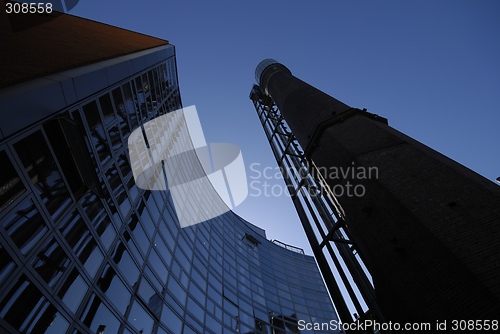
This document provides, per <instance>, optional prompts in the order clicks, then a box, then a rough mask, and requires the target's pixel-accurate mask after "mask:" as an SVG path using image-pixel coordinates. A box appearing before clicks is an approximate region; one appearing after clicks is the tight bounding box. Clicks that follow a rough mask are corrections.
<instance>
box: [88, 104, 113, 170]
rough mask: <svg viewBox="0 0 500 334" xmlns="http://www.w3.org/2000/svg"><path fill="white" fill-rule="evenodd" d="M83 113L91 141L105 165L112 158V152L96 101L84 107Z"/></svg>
mask: <svg viewBox="0 0 500 334" xmlns="http://www.w3.org/2000/svg"><path fill="white" fill-rule="evenodd" d="M83 113H84V115H85V121H86V122H87V125H88V126H89V130H90V141H91V142H92V145H93V146H94V148H95V149H96V151H97V155H98V157H99V160H100V161H101V164H103V165H104V164H106V162H108V161H109V159H110V158H111V156H110V155H111V152H110V149H109V146H108V140H107V138H106V131H105V129H104V126H103V124H102V120H101V116H100V115H99V109H98V108H97V103H96V101H92V102H90V103H89V104H87V105H85V106H83Z"/></svg>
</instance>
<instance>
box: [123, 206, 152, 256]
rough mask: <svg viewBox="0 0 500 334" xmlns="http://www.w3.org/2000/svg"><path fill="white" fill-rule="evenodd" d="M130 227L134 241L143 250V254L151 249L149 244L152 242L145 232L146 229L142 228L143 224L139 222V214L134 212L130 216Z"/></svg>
mask: <svg viewBox="0 0 500 334" xmlns="http://www.w3.org/2000/svg"><path fill="white" fill-rule="evenodd" d="M128 227H129V228H130V231H131V232H132V235H133V238H134V241H135V243H136V244H137V246H138V247H139V248H140V249H141V250H142V252H143V254H147V252H148V249H149V244H150V243H151V242H150V241H149V239H148V237H147V235H146V232H144V229H143V228H142V226H141V224H139V219H138V218H137V215H136V214H135V213H133V214H132V215H131V216H130V220H129V223H128Z"/></svg>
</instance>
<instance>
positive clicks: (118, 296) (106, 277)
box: [97, 265, 131, 314]
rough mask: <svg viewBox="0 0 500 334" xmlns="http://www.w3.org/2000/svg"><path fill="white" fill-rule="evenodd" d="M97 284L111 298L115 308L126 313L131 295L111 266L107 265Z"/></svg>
mask: <svg viewBox="0 0 500 334" xmlns="http://www.w3.org/2000/svg"><path fill="white" fill-rule="evenodd" d="M97 286H98V287H99V288H101V290H102V291H103V292H104V293H105V294H106V296H107V297H108V298H109V300H111V302H112V303H113V304H114V306H115V308H116V309H117V310H118V311H119V312H120V313H121V314H125V310H126V309H127V306H128V304H129V302H130V296H131V295H130V292H129V291H128V290H127V288H126V287H125V284H123V282H122V280H121V279H120V278H119V277H118V275H117V274H116V272H115V271H114V270H113V268H111V266H109V265H107V266H106V268H105V269H104V271H103V272H102V275H101V277H100V278H99V281H98V282H97Z"/></svg>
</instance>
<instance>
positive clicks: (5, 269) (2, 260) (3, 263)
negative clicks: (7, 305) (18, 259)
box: [0, 245, 17, 286]
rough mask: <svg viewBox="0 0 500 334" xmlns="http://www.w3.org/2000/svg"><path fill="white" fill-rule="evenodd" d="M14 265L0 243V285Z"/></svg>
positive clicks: (10, 272)
mask: <svg viewBox="0 0 500 334" xmlns="http://www.w3.org/2000/svg"><path fill="white" fill-rule="evenodd" d="M16 267H17V266H16V264H15V263H14V261H13V260H12V258H11V257H10V255H9V253H7V250H6V249H5V248H4V247H3V246H2V245H0V286H3V285H4V282H5V281H7V279H8V278H9V276H10V275H11V274H12V272H13V271H14V269H15V268H16Z"/></svg>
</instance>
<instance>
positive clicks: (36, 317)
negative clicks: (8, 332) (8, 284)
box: [0, 275, 65, 333]
mask: <svg viewBox="0 0 500 334" xmlns="http://www.w3.org/2000/svg"><path fill="white" fill-rule="evenodd" d="M57 315H58V314H57V311H56V308H55V307H54V306H53V305H52V304H51V303H50V302H49V301H48V300H47V299H46V298H45V297H44V296H43V295H42V293H41V292H40V290H38V288H37V287H36V286H35V285H33V283H31V282H30V280H29V279H28V278H27V277H26V276H25V275H21V276H20V277H19V278H18V280H17V282H16V284H15V285H14V286H13V287H12V289H11V290H10V291H9V293H8V294H7V295H6V296H5V298H4V299H3V300H2V301H1V302H0V317H1V318H2V319H3V320H4V321H6V322H7V323H8V324H10V325H11V326H12V327H14V328H15V329H17V330H19V331H20V332H23V333H54V332H55V327H52V328H50V327H51V324H52V322H53V321H54V319H55V318H56V317H57ZM56 325H57V326H58V327H60V328H61V329H63V330H64V327H65V326H64V325H65V323H64V322H61V321H58V322H57V323H56Z"/></svg>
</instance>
